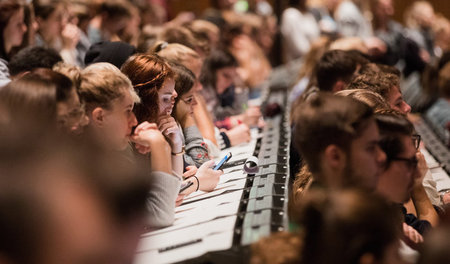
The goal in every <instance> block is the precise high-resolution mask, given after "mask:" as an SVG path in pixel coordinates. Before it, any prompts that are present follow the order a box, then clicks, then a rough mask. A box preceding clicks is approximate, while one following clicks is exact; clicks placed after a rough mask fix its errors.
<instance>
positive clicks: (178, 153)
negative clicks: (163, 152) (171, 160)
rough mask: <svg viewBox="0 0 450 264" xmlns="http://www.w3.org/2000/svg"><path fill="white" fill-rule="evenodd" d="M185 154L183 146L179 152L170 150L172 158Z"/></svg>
mask: <svg viewBox="0 0 450 264" xmlns="http://www.w3.org/2000/svg"><path fill="white" fill-rule="evenodd" d="M184 153H185V150H184V146H181V148H180V149H179V150H174V149H172V153H171V154H172V156H181V155H183V154H184Z"/></svg>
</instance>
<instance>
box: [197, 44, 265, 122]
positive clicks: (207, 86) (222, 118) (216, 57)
mask: <svg viewBox="0 0 450 264" xmlns="http://www.w3.org/2000/svg"><path fill="white" fill-rule="evenodd" d="M237 67H238V63H237V61H236V59H235V58H234V57H233V55H231V54H230V53H228V52H225V51H220V50H217V51H213V52H212V53H211V55H210V56H209V57H208V58H206V60H205V62H204V64H203V69H202V77H201V82H202V85H203V90H202V95H203V96H204V98H205V101H206V103H207V109H208V111H209V112H210V113H212V114H213V119H214V121H215V123H216V125H217V126H218V127H223V128H227V129H229V128H233V127H235V126H237V125H239V124H241V123H245V124H247V125H248V126H257V125H262V123H261V121H260V117H261V112H260V109H259V107H250V108H248V107H247V101H248V92H247V91H246V90H244V89H243V87H238V85H239V84H238V83H237V81H236V79H237V78H238V76H237V72H236V69H237Z"/></svg>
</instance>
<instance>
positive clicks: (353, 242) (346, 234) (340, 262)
mask: <svg viewBox="0 0 450 264" xmlns="http://www.w3.org/2000/svg"><path fill="white" fill-rule="evenodd" d="M396 209H397V208H395V207H394V206H392V205H391V204H389V203H388V202H386V200H385V199H383V198H382V197H381V196H379V195H376V194H374V193H367V192H362V191H361V190H355V189H346V190H340V191H333V192H324V191H321V190H314V191H311V193H310V194H309V196H308V197H305V199H303V201H302V202H301V203H300V204H299V205H298V206H297V208H296V211H295V212H294V213H293V214H294V218H295V224H297V225H298V226H299V227H300V228H299V229H297V230H295V231H294V232H291V233H284V232H281V233H274V234H272V235H271V236H269V237H267V238H263V239H262V240H260V241H258V242H256V243H254V244H253V245H252V247H251V249H252V258H251V262H250V263H252V264H286V263H302V264H303V263H304V264H308V263H315V264H328V263H337V264H349V263H353V264H368V263H373V264H375V263H386V264H388V263H391V264H394V263H403V262H402V261H401V260H400V256H399V254H398V249H399V245H400V243H399V238H400V235H401V233H400V228H399V227H400V224H401V218H400V217H399V214H398V211H397V210H396ZM269 248H270V249H271V250H268V249H269Z"/></svg>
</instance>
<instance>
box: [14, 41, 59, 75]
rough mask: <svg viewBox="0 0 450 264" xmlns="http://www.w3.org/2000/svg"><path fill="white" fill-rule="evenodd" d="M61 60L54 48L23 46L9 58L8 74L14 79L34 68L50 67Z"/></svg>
mask: <svg viewBox="0 0 450 264" xmlns="http://www.w3.org/2000/svg"><path fill="white" fill-rule="evenodd" d="M61 61H62V58H61V56H60V55H59V54H58V52H57V51H56V50H54V49H51V48H45V47H37V46H31V47H27V48H24V49H23V50H21V51H19V52H18V53H17V54H16V55H14V56H13V57H12V58H11V60H10V62H9V64H8V68H9V74H10V75H11V79H14V78H18V77H20V76H21V75H22V74H23V73H25V72H28V71H31V70H32V69H35V68H47V69H51V68H52V67H53V66H54V65H55V64H56V63H58V62H61Z"/></svg>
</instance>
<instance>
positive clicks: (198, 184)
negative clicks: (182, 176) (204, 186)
mask: <svg viewBox="0 0 450 264" xmlns="http://www.w3.org/2000/svg"><path fill="white" fill-rule="evenodd" d="M192 177H193V178H195V179H196V180H197V190H195V191H198V189H199V188H200V181H199V180H198V178H197V176H195V175H192V176H190V177H187V178H186V180H187V179H190V178H192Z"/></svg>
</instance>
